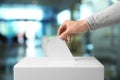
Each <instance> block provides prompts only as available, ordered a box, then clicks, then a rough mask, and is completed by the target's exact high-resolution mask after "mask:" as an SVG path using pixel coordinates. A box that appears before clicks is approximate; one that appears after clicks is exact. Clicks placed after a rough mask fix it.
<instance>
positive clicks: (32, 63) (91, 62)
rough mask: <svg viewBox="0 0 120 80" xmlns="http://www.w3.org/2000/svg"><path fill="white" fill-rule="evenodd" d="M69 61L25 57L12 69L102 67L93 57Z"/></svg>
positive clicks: (75, 58) (76, 58)
mask: <svg viewBox="0 0 120 80" xmlns="http://www.w3.org/2000/svg"><path fill="white" fill-rule="evenodd" d="M74 60H75V61H74V62H71V61H53V60H49V59H48V58H47V57H41V58H37V57H26V58H24V59H22V60H21V61H20V62H18V63H17V64H16V65H15V66H14V68H25V67H27V68H34V67H35V68H41V67H44V68H48V67H49V68H50V67H51V68H54V67H70V68H72V67H78V68H79V67H84V68H85V67H86V68H88V67H104V66H103V65H102V64H101V63H100V62H99V61H98V60H97V59H96V58H95V57H74Z"/></svg>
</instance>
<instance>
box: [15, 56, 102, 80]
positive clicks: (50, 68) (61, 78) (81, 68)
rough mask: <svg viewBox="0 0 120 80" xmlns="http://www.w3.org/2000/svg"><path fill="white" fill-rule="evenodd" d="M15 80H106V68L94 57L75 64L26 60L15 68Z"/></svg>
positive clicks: (78, 60)
mask: <svg viewBox="0 0 120 80" xmlns="http://www.w3.org/2000/svg"><path fill="white" fill-rule="evenodd" d="M14 80H104V66H103V65H102V64H101V63H100V62H99V61H97V59H95V58H94V57H88V58H87V57H86V58H85V57H80V58H79V57H78V58H75V61H74V62H71V61H49V59H48V58H47V57H44V58H24V59H23V60H22V61H20V62H19V63H18V64H16V65H15V67H14Z"/></svg>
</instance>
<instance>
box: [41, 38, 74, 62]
mask: <svg viewBox="0 0 120 80" xmlns="http://www.w3.org/2000/svg"><path fill="white" fill-rule="evenodd" d="M42 46H43V50H44V52H45V54H46V56H47V57H48V59H49V60H53V61H63V60H64V61H74V58H73V56H72V54H71V52H70V50H69V48H68V47H67V45H66V42H65V41H64V40H62V39H60V38H59V37H56V38H55V39H53V40H51V41H47V42H45V43H43V45H42Z"/></svg>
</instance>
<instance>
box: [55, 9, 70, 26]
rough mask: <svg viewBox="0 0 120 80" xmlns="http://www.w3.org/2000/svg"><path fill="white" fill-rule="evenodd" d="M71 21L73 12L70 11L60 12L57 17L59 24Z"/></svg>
mask: <svg viewBox="0 0 120 80" xmlns="http://www.w3.org/2000/svg"><path fill="white" fill-rule="evenodd" d="M70 19H71V12H70V10H68V9H66V10H64V11H62V12H60V13H59V14H58V15H57V22H58V24H62V23H63V22H64V21H65V20H70Z"/></svg>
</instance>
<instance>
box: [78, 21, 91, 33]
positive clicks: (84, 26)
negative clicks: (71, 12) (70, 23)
mask: <svg viewBox="0 0 120 80" xmlns="http://www.w3.org/2000/svg"><path fill="white" fill-rule="evenodd" d="M88 29H89V25H88V23H87V21H86V20H81V21H80V32H84V31H86V30H88Z"/></svg>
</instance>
